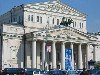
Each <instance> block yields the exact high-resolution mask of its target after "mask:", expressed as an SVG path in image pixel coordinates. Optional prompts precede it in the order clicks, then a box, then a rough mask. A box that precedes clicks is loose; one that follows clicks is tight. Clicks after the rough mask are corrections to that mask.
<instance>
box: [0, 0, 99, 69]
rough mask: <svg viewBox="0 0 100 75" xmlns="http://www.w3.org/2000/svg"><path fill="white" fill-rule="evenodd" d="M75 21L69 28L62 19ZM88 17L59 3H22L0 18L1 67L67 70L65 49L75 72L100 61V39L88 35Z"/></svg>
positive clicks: (56, 0) (55, 1) (56, 1)
mask: <svg viewBox="0 0 100 75" xmlns="http://www.w3.org/2000/svg"><path fill="white" fill-rule="evenodd" d="M63 17H65V18H66V21H68V19H72V20H73V23H71V24H69V25H68V26H63V25H60V23H61V21H62V18H63ZM86 17H87V16H86V14H84V13H82V12H80V11H78V10H76V9H75V8H72V7H70V6H69V5H67V4H64V3H62V2H61V1H59V0H54V1H48V2H40V3H30V4H22V5H20V6H16V7H14V8H12V9H11V10H10V11H8V12H6V13H5V14H3V15H1V16H0V66H1V68H2V69H4V68H23V67H26V68H38V69H47V70H48V69H56V68H59V69H63V70H65V69H66V67H67V65H66V64H65V62H66V59H67V57H66V55H65V53H66V49H71V66H72V69H82V68H83V67H87V68H88V61H90V60H93V61H100V56H99V55H98V53H100V51H99V39H98V37H96V36H95V35H91V34H88V33H87V29H86Z"/></svg>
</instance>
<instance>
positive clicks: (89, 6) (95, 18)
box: [0, 0, 100, 32]
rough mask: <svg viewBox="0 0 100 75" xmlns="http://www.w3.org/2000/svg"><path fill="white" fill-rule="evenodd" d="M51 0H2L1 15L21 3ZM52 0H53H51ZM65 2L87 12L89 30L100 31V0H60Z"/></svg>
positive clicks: (0, 5)
mask: <svg viewBox="0 0 100 75" xmlns="http://www.w3.org/2000/svg"><path fill="white" fill-rule="evenodd" d="M45 1H50V0H0V15H1V14H3V13H5V12H7V11H8V10H10V9H11V8H12V7H14V6H18V5H21V4H27V3H32V2H33V3H34V2H45ZM51 1H52V0H51ZM60 1H61V2H62V3H64V4H68V5H70V6H71V7H74V8H76V9H78V10H79V11H81V12H83V13H86V14H87V15H88V16H87V30H88V32H98V31H100V0H60Z"/></svg>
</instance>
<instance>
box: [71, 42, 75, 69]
mask: <svg viewBox="0 0 100 75" xmlns="http://www.w3.org/2000/svg"><path fill="white" fill-rule="evenodd" d="M70 48H71V49H72V69H73V70H74V50H73V43H71V45H70Z"/></svg>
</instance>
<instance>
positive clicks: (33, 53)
mask: <svg viewBox="0 0 100 75" xmlns="http://www.w3.org/2000/svg"><path fill="white" fill-rule="evenodd" d="M32 68H36V40H33V41H32Z"/></svg>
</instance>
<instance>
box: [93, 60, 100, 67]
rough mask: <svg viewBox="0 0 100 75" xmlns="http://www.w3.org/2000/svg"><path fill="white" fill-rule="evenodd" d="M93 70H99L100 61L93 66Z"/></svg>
mask: <svg viewBox="0 0 100 75" xmlns="http://www.w3.org/2000/svg"><path fill="white" fill-rule="evenodd" d="M94 68H95V69H100V61H97V62H96V63H95V64H94Z"/></svg>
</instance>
